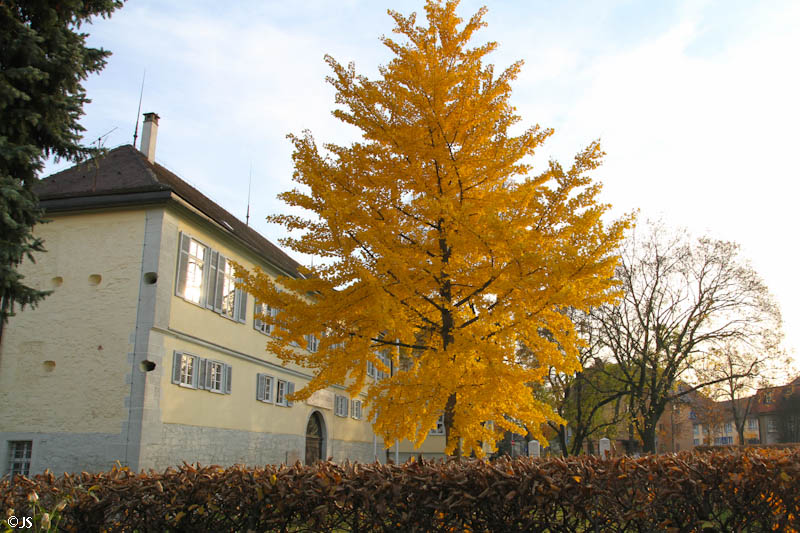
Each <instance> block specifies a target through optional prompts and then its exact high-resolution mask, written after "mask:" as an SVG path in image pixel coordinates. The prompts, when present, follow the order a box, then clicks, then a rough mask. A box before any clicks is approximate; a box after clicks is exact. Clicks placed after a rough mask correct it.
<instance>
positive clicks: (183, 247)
mask: <svg viewBox="0 0 800 533" xmlns="http://www.w3.org/2000/svg"><path fill="white" fill-rule="evenodd" d="M200 249H202V250H203V257H200V255H199V254H198V253H196V252H197V251H199V250H200ZM193 251H194V252H195V253H193ZM210 252H211V250H210V249H209V247H208V246H206V245H205V244H203V243H202V242H200V241H198V240H197V239H194V238H192V237H190V236H189V235H186V234H184V233H180V234H179V235H178V268H177V273H176V279H175V294H176V296H180V297H181V298H183V299H184V300H186V301H187V302H190V303H193V304H195V305H199V306H201V307H202V306H204V305H205V296H206V276H207V271H208V262H209V255H210ZM198 265H199V269H198ZM190 273H191V276H190V275H189V274H190ZM181 278H183V283H181ZM198 278H199V280H198ZM198 281H199V285H198ZM190 284H191V286H190ZM194 294H196V296H194Z"/></svg>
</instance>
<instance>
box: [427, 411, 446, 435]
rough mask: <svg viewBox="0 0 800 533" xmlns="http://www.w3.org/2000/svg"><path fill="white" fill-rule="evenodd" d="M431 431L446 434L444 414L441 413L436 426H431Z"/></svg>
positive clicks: (432, 433) (436, 433)
mask: <svg viewBox="0 0 800 533" xmlns="http://www.w3.org/2000/svg"><path fill="white" fill-rule="evenodd" d="M429 433H430V434H431V435H444V415H440V416H439V418H438V419H436V427H434V428H431V430H430V432H429Z"/></svg>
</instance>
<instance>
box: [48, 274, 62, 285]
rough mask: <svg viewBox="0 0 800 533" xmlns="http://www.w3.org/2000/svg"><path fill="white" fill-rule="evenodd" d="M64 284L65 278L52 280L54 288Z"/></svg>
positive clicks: (51, 283)
mask: <svg viewBox="0 0 800 533" xmlns="http://www.w3.org/2000/svg"><path fill="white" fill-rule="evenodd" d="M63 283H64V278H62V277H61V276H56V277H54V278H53V279H51V280H50V285H52V286H53V287H60V286H61V285H62V284H63Z"/></svg>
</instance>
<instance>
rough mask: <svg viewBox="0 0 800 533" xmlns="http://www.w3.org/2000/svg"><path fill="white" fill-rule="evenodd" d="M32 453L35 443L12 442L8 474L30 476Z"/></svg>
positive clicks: (9, 449)
mask: <svg viewBox="0 0 800 533" xmlns="http://www.w3.org/2000/svg"><path fill="white" fill-rule="evenodd" d="M31 452H33V441H30V440H12V441H9V442H8V474H9V475H10V476H11V478H12V479H13V478H14V476H15V475H17V474H19V475H21V476H28V475H30V473H31Z"/></svg>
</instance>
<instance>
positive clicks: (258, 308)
mask: <svg viewBox="0 0 800 533" xmlns="http://www.w3.org/2000/svg"><path fill="white" fill-rule="evenodd" d="M256 314H259V315H265V316H266V315H269V316H272V317H276V316H278V309H276V308H275V307H270V306H269V305H267V304H265V303H261V302H258V301H256V303H255V308H254V310H253V328H255V329H256V330H258V331H260V332H261V333H263V334H264V335H272V332H273V331H274V330H275V326H273V325H272V324H269V323H267V322H264V321H263V320H261V319H260V318H258V317H256Z"/></svg>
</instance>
